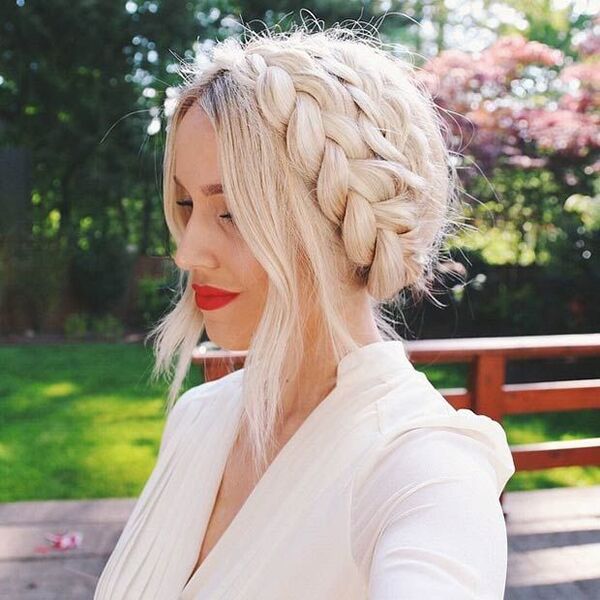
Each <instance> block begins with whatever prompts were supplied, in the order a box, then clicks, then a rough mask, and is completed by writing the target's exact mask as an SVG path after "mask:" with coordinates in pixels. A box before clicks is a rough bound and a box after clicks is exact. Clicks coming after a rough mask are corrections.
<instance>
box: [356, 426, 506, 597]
mask: <svg viewBox="0 0 600 600" xmlns="http://www.w3.org/2000/svg"><path fill="white" fill-rule="evenodd" d="M488 451H489V448H487V446H486V445H485V444H484V443H482V441H481V440H479V439H477V437H471V436H469V435H466V434H465V433H463V432H460V431H457V430H452V429H438V428H435V429H427V428H425V429H418V430H414V431H411V432H408V433H406V434H404V435H402V436H400V437H399V438H397V439H396V440H394V442H393V443H392V444H390V446H389V447H388V448H384V450H383V453H382V455H381V459H380V460H378V461H377V463H376V466H375V468H374V469H373V470H372V472H371V473H369V476H368V478H367V479H366V481H365V482H364V484H363V485H361V486H360V490H359V491H358V493H357V495H356V498H355V502H354V504H353V509H354V512H353V523H354V525H353V527H355V528H356V529H355V530H356V534H355V538H354V541H355V544H354V550H355V553H356V554H355V556H356V558H357V559H358V561H359V563H360V564H362V568H363V572H364V573H365V577H366V580H367V586H368V597H369V600H392V599H394V600H400V599H401V600H421V599H422V598H440V599H448V600H459V599H460V600H467V599H472V600H502V598H503V597H504V586H505V579H506V563H507V544H506V528H505V524H504V517H503V514H502V509H501V506H500V502H499V499H498V496H499V490H498V483H497V478H496V473H495V472H494V469H493V467H492V463H491V462H490V461H489V460H488V458H487V457H486V452H488ZM359 528H362V531H361V530H360V529H359Z"/></svg>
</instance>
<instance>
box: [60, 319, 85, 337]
mask: <svg viewBox="0 0 600 600" xmlns="http://www.w3.org/2000/svg"><path fill="white" fill-rule="evenodd" d="M88 322H89V315H87V314H86V313H72V314H70V315H69V316H68V317H67V318H66V319H65V322H64V326H63V328H64V333H65V337H66V338H68V339H83V338H85V337H86V336H87V334H88Z"/></svg>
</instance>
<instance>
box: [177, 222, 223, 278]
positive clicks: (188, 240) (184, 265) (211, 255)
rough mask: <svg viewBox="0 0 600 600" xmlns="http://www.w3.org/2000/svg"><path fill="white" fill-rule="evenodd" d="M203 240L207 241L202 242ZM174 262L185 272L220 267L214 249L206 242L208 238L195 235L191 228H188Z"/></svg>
mask: <svg viewBox="0 0 600 600" xmlns="http://www.w3.org/2000/svg"><path fill="white" fill-rule="evenodd" d="M202 239H204V240H205V241H204V242H202V241H200V240H202ZM173 260H174V261H175V264H176V265H177V266H178V267H179V268H180V269H182V270H184V271H192V270H193V269H214V268H216V267H217V266H218V261H217V257H216V254H215V251H214V248H212V247H211V244H210V243H209V242H208V240H206V236H203V235H202V234H198V233H196V235H193V233H192V231H191V228H190V227H187V228H186V230H185V232H184V234H183V237H182V238H181V241H180V243H179V245H178V247H177V251H176V252H175V257H174V259H173Z"/></svg>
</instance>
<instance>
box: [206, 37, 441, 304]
mask: <svg viewBox="0 0 600 600" xmlns="http://www.w3.org/2000/svg"><path fill="white" fill-rule="evenodd" d="M212 60H213V65H212V68H211V72H212V75H213V76H214V73H216V72H218V71H219V70H227V71H230V72H231V74H232V76H233V77H234V78H235V79H236V80H237V81H238V82H239V83H240V84H242V85H245V86H250V87H251V88H252V89H253V90H254V93H255V97H256V100H257V104H258V106H259V108H260V110H261V113H262V115H263V118H264V119H265V120H266V122H267V123H268V124H269V125H270V126H271V127H273V128H274V129H275V130H276V131H277V132H278V133H279V134H280V135H281V136H282V138H283V139H284V140H285V147H286V150H287V154H288V158H289V160H290V162H291V164H292V165H293V167H294V169H295V170H296V171H297V172H298V173H299V174H300V175H301V176H302V178H303V179H304V181H305V182H306V183H307V185H308V186H309V188H311V190H313V191H314V195H315V198H316V201H317V203H318V205H319V207H320V209H321V211H322V213H323V214H324V215H325V217H326V218H327V219H329V220H330V221H331V222H332V223H333V224H334V225H335V226H337V227H338V228H339V233H340V236H341V239H342V241H343V245H344V248H345V251H346V255H347V257H348V259H349V260H350V261H351V262H352V263H353V265H355V267H356V272H357V273H359V274H361V275H362V277H364V282H365V284H366V286H367V288H368V291H369V293H370V294H371V295H372V296H373V297H374V298H376V299H378V300H384V299H388V298H391V297H392V296H394V295H395V294H396V293H397V292H398V291H399V290H401V289H403V288H404V287H406V286H408V285H414V286H416V287H423V284H424V272H425V270H426V269H427V268H428V266H430V265H431V262H432V258H433V256H434V252H433V250H435V247H436V244H437V243H439V241H440V230H441V227H442V225H443V224H444V217H445V214H446V208H447V206H446V205H447V197H446V195H447V189H448V187H447V186H448V180H447V171H446V167H445V161H444V147H443V140H442V138H441V135H440V132H439V130H438V129H437V128H436V126H435V120H434V119H433V118H432V113H431V106H430V104H429V103H428V99H427V98H426V97H425V96H424V95H423V94H421V93H420V91H419V89H418V87H417V85H415V82H414V80H413V79H412V72H411V70H410V69H409V68H408V66H407V65H403V64H401V63H400V62H399V61H396V60H394V59H392V57H390V56H389V55H388V54H386V53H385V52H381V51H378V50H377V49H375V48H372V47H370V46H369V45H367V44H363V43H360V42H356V41H353V42H352V43H348V42H346V41H344V40H330V39H325V38H324V36H323V35H322V34H318V33H317V34H313V35H311V36H303V35H300V34H293V35H292V36H291V37H290V38H289V39H285V40H283V41H278V40H274V39H268V38H267V39H264V38H259V39H256V40H251V41H250V42H248V43H247V44H246V46H245V47H244V48H242V47H241V46H240V45H239V43H238V42H237V41H235V40H233V39H231V38H230V39H228V40H225V42H224V43H222V44H220V45H219V46H217V47H216V48H215V49H214V52H213V57H212ZM205 75H208V74H207V73H205Z"/></svg>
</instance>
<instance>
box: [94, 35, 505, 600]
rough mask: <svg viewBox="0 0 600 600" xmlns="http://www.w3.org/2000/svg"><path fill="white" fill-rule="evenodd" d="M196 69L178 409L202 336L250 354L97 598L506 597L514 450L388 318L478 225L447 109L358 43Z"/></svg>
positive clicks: (195, 405) (161, 334)
mask: <svg viewBox="0 0 600 600" xmlns="http://www.w3.org/2000/svg"><path fill="white" fill-rule="evenodd" d="M183 72H184V76H185V83H184V85H182V86H181V88H179V93H178V95H177V96H176V98H175V100H174V103H175V105H174V111H173V113H172V115H171V117H170V123H169V129H168V133H167V148H166V155H165V170H164V200H165V214H166V220H167V224H168V226H169V229H170V231H171V233H172V235H173V237H174V239H175V241H176V243H177V252H176V255H175V257H174V258H175V262H176V264H177V265H178V267H179V268H180V269H181V272H182V297H181V299H180V301H179V303H178V304H177V305H176V307H175V308H174V309H173V311H172V312H171V313H170V314H168V315H167V316H166V317H165V318H164V319H163V321H162V322H161V323H160V324H159V325H158V326H157V328H156V329H155V331H154V332H153V334H156V335H157V339H156V344H155V351H156V356H157V361H156V366H155V375H156V374H158V373H161V372H164V371H166V370H167V369H168V368H169V365H170V364H171V362H172V359H173V357H174V355H175V354H178V361H177V364H176V370H175V375H174V378H173V384H172V386H171V390H170V395H169V401H170V406H169V408H170V407H171V404H172V403H173V402H174V400H175V399H176V397H177V395H178V393H179V389H180V386H181V383H182V380H183V378H184V377H185V374H186V372H187V371H188V368H189V365H190V358H191V351H192V349H193V348H194V346H195V345H196V344H197V342H198V339H199V337H200V335H201V333H202V331H203V330H204V328H206V332H207V334H208V336H209V337H210V339H211V340H212V341H214V342H215V343H216V344H218V345H219V346H221V347H223V348H226V349H228V350H248V354H247V358H246V361H245V365H244V368H243V369H240V370H238V371H233V372H231V373H229V374H228V375H226V376H225V377H223V378H221V379H218V380H216V381H211V382H206V383H204V384H202V385H200V386H197V387H194V388H192V389H190V390H188V391H187V392H185V393H184V394H183V395H182V396H181V397H180V398H179V399H178V401H177V402H176V403H175V405H174V407H173V410H171V411H170V412H169V415H168V418H167V422H166V425H165V430H164V433H163V437H162V440H161V446H160V451H159V457H158V461H157V464H156V466H155V468H154V470H153V472H152V474H151V476H150V478H149V480H148V481H147V483H146V485H145V487H144V489H143V491H142V494H141V496H140V498H139V500H138V502H137V504H136V506H135V508H134V510H133V512H132V514H131V516H130V517H129V520H128V522H127V524H126V526H125V528H124V530H123V532H122V534H121V536H120V538H119V540H118V543H117V545H116V547H115V549H114V551H113V553H112V555H111V556H110V558H109V561H108V563H107V564H106V567H105V569H104V571H103V573H102V575H101V578H100V581H99V583H98V586H97V589H96V593H95V600H109V599H110V600H121V599H123V600H137V599H140V600H141V599H144V600H147V599H156V600H170V599H175V598H180V599H182V600H192V599H194V600H207V599H211V600H214V599H247V600H250V599H260V600H283V599H286V600H287V599H289V600H292V599H305V600H319V599H322V600H326V599H327V600H334V599H336V600H337V599H340V600H341V599H343V600H353V599H357V600H358V599H366V598H369V599H375V600H383V599H392V598H393V599H396V598H397V599H404V600H412V599H415V600H416V599H419V600H420V599H421V598H450V599H459V598H460V599H461V600H462V599H466V598H471V599H473V600H475V599H477V600H483V599H500V598H502V597H503V591H504V582H505V575H506V531H505V526H504V520H503V515H502V511H501V508H500V504H499V501H498V496H499V494H500V492H501V491H502V489H503V487H504V485H505V483H506V481H507V480H508V478H509V477H510V476H511V475H512V473H513V470H514V467H513V463H512V460H511V456H510V452H509V449H508V446H507V443H506V437H505V435H504V432H503V431H502V429H501V427H500V426H499V425H498V424H497V423H495V422H494V421H492V420H490V419H488V418H487V417H484V416H477V415H475V414H473V413H472V412H470V411H467V410H459V411H456V410H454V409H453V408H452V407H451V406H450V405H449V404H448V403H447V402H446V401H445V399H444V398H443V396H441V394H440V393H439V392H437V391H436V390H435V388H434V387H433V386H432V385H431V383H430V382H429V381H428V380H427V378H426V377H425V376H424V375H423V374H421V373H419V372H418V371H416V370H415V369H414V367H413V366H412V364H411V362H410V361H409V359H408V357H407V355H406V353H405V351H404V346H403V342H402V340H401V339H400V338H399V337H398V335H397V334H396V333H395V332H394V329H393V327H392V324H391V322H388V321H386V320H385V319H384V317H383V313H382V310H381V306H382V303H383V302H388V303H389V302H391V301H393V300H394V299H395V298H397V297H398V294H399V293H400V292H401V291H404V292H405V291H412V292H413V293H415V294H416V295H417V296H422V295H424V294H427V293H429V292H430V284H431V281H432V276H433V275H432V274H433V270H434V268H435V265H436V260H437V259H438V257H439V252H440V247H441V243H442V241H443V239H444V238H445V237H446V236H447V235H448V233H449V232H450V230H451V228H452V226H453V225H455V224H456V221H457V216H458V214H459V213H458V211H457V203H456V198H457V193H456V188H457V184H456V181H457V179H456V176H455V172H454V171H453V169H452V164H451V161H450V159H449V151H448V150H447V148H446V147H445V144H444V141H443V136H442V126H441V121H440V119H439V117H438V116H437V113H436V111H435V108H434V106H433V103H432V101H431V98H430V97H429V96H428V95H427V93H426V92H425V91H424V89H423V88H422V87H421V86H420V85H419V84H418V82H417V79H416V77H415V75H414V70H413V69H412V68H411V67H410V66H409V65H408V64H406V63H405V62H402V61H401V60H399V59H398V58H395V57H394V56H392V55H391V54H389V53H387V52H386V51H385V50H383V49H382V48H380V47H377V46H376V44H373V43H370V42H369V41H368V40H367V39H366V38H364V39H361V38H359V35H358V30H357V29H356V28H354V29H353V30H352V31H350V30H347V29H342V28H341V27H337V28H333V29H329V30H325V31H323V30H318V31H313V32H311V31H308V30H307V29H306V28H305V27H303V28H299V27H297V28H295V29H294V30H293V31H292V32H290V33H287V34H283V33H280V34H277V35H275V34H273V33H269V34H261V35H254V36H253V37H251V38H250V39H249V40H246V41H245V42H244V43H241V42H238V41H235V40H233V39H228V40H226V41H225V42H223V43H219V44H217V45H216V46H215V47H214V49H213V52H212V55H211V56H210V59H209V60H208V61H207V63H206V64H195V65H193V66H188V67H187V68H185V69H184V71H183ZM185 276H187V279H185Z"/></svg>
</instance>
